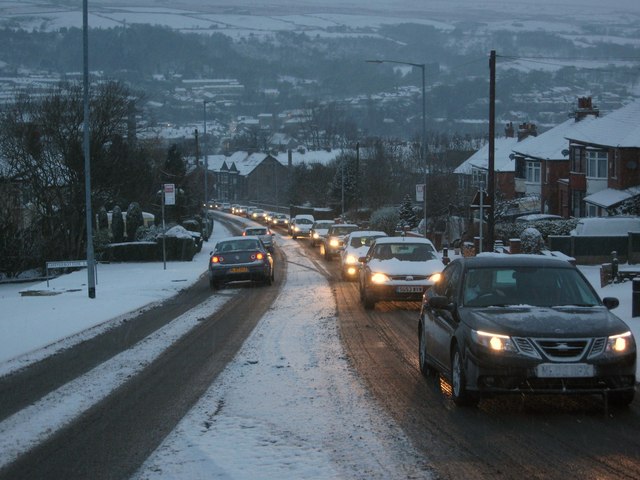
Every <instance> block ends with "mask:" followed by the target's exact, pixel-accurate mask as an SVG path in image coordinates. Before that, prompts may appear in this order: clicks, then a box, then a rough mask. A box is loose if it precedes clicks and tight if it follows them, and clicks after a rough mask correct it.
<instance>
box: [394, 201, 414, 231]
mask: <svg viewBox="0 0 640 480" xmlns="http://www.w3.org/2000/svg"><path fill="white" fill-rule="evenodd" d="M398 216H399V217H400V225H401V226H402V227H403V228H404V227H407V228H409V229H410V230H411V229H412V228H415V227H417V226H418V222H419V220H418V217H417V216H416V212H415V211H414V210H413V202H411V195H409V194H406V195H405V197H404V200H403V201H402V205H400V208H399V209H398Z"/></svg>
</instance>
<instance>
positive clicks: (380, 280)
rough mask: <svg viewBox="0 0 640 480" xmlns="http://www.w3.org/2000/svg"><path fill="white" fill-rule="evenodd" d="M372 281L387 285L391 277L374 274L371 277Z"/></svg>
mask: <svg viewBox="0 0 640 480" xmlns="http://www.w3.org/2000/svg"><path fill="white" fill-rule="evenodd" d="M371 281H372V282H373V283H377V284H381V283H387V282H388V281H389V277H387V276H386V275H385V274H384V273H373V274H372V275H371Z"/></svg>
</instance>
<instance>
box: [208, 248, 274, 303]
mask: <svg viewBox="0 0 640 480" xmlns="http://www.w3.org/2000/svg"><path fill="white" fill-rule="evenodd" d="M273 279H274V274H273V257H272V256H271V254H270V253H269V252H268V251H267V248H266V247H265V246H264V243H262V241H261V240H260V238H259V237H255V236H237V237H228V238H225V239H222V240H219V241H218V243H216V246H215V248H214V250H213V252H211V255H210V257H209V286H210V287H211V288H212V289H214V290H216V289H218V288H220V287H221V286H222V285H225V284H227V283H231V282H239V281H253V282H260V283H264V284H267V285H271V283H273Z"/></svg>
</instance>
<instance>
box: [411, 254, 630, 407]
mask: <svg viewBox="0 0 640 480" xmlns="http://www.w3.org/2000/svg"><path fill="white" fill-rule="evenodd" d="M618 303H619V302H618V300H617V299H616V298H613V297H607V298H604V299H602V300H601V299H600V298H599V297H598V294H597V293H596V292H595V290H594V289H593V287H592V286H591V284H590V283H589V281H588V280H587V279H586V278H585V277H584V276H583V275H582V273H581V272H580V270H579V269H578V268H576V267H575V266H574V265H572V264H571V263H569V262H567V261H566V260H561V259H559V258H553V257H548V256H543V255H506V254H481V255H478V256H476V257H468V258H457V259H455V260H453V261H452V262H451V263H449V264H448V265H447V267H446V268H445V270H444V271H443V272H442V275H441V277H440V279H439V280H438V281H437V282H436V284H435V285H434V286H433V287H432V288H431V289H430V290H428V291H427V292H426V294H425V296H424V300H423V305H422V309H421V312H420V318H419V322H418V345H419V346H418V353H419V365H420V370H421V371H422V373H423V374H424V375H425V376H428V375H429V374H430V373H432V372H433V371H434V370H435V371H438V372H439V373H440V374H442V375H443V376H444V377H445V378H448V379H449V380H450V382H451V391H452V396H453V401H454V402H455V403H456V404H458V405H465V404H472V405H473V404H476V403H477V402H478V400H479V399H480V398H481V397H483V396H493V395H496V394H520V395H522V394H600V395H604V396H605V398H606V399H607V400H608V402H609V403H611V404H616V405H627V404H629V403H631V401H633V397H634V393H635V383H636V344H635V340H634V337H633V335H632V333H631V330H630V329H629V326H628V325H627V324H626V323H624V322H623V321H622V320H621V319H619V318H618V317H616V316H615V315H614V314H613V313H611V312H610V310H611V309H613V308H615V307H617V306H618Z"/></svg>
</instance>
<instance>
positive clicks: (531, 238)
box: [520, 227, 544, 254]
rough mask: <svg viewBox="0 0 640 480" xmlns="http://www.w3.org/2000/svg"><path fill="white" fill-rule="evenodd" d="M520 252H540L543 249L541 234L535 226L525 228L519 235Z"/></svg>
mask: <svg viewBox="0 0 640 480" xmlns="http://www.w3.org/2000/svg"><path fill="white" fill-rule="evenodd" d="M520 242H521V246H522V247H521V248H522V253H533V254H541V253H542V250H544V240H543V239H542V234H541V233H540V232H539V231H538V230H537V229H535V228H532V227H529V228H525V230H524V231H523V232H522V235H520Z"/></svg>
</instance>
